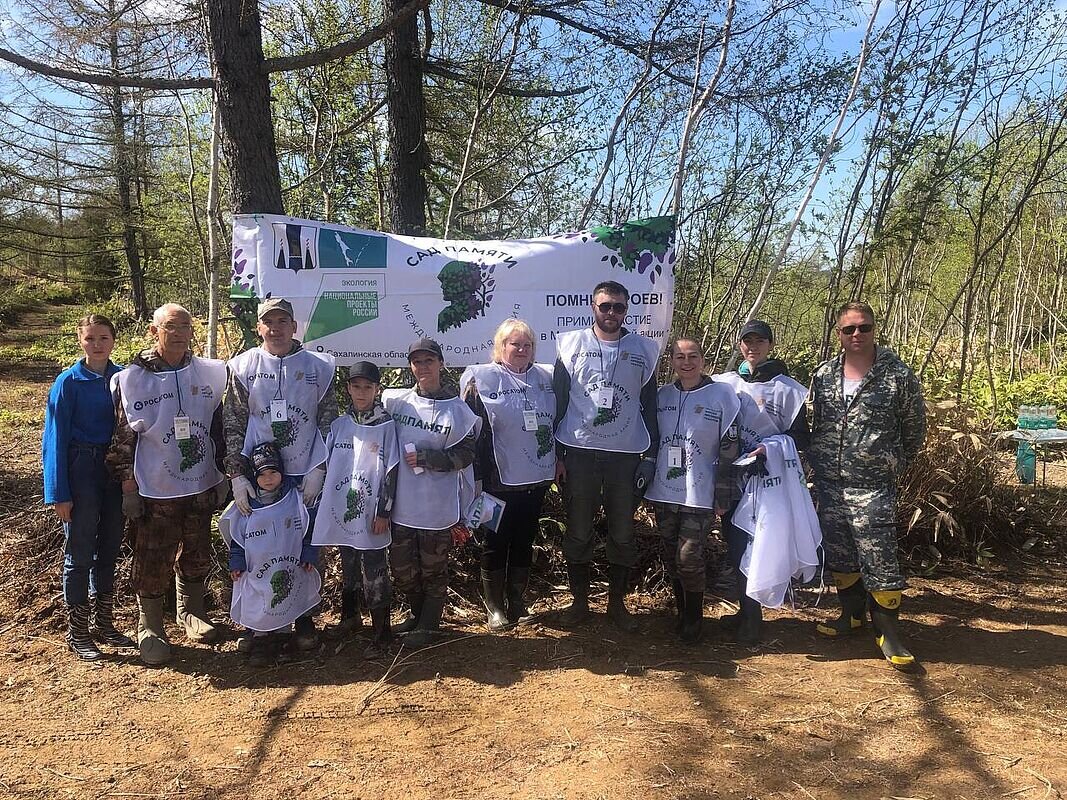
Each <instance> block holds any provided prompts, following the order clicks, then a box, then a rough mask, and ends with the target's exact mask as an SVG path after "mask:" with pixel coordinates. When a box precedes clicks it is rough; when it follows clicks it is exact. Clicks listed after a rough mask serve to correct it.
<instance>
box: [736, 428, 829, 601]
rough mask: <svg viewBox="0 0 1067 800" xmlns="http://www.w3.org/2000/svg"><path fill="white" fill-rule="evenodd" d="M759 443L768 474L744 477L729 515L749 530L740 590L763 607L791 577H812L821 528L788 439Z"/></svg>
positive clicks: (776, 597) (779, 598) (816, 565)
mask: <svg viewBox="0 0 1067 800" xmlns="http://www.w3.org/2000/svg"><path fill="white" fill-rule="evenodd" d="M763 445H764V447H766V448H767V473H768V474H767V476H766V477H761V476H758V475H754V476H752V477H751V478H749V479H748V482H747V485H746V486H745V491H744V494H743V495H742V496H741V502H740V503H738V505H737V508H736V509H735V510H734V513H733V517H732V519H733V524H734V525H736V526H737V527H738V528H740V529H741V530H743V531H745V532H746V533H747V534H749V543H748V547H747V548H746V550H745V553H744V556H743V557H742V559H741V571H742V572H743V573H744V574H745V576H746V577H747V582H746V585H745V591H746V594H747V595H748V596H749V597H751V598H752V599H753V600H757V601H758V602H759V603H760V604H762V605H764V606H767V607H768V608H778V607H779V606H780V605H782V603H783V602H784V600H785V595H786V592H787V591H788V589H789V584H790V581H791V580H792V578H793V577H799V578H801V579H802V580H805V581H808V580H811V579H812V578H813V577H815V573H816V571H817V570H818V568H819V554H818V549H819V545H820V544H822V530H821V529H820V527H819V518H818V516H817V515H816V513H815V506H814V505H813V504H812V502H811V493H810V492H809V491H808V486H807V483H806V482H805V480H804V470H803V468H802V467H801V464H800V456H799V455H798V454H797V448H796V444H795V443H794V442H793V439H792V438H791V437H789V436H784V435H774V436H769V437H767V438H766V439H764V441H763Z"/></svg>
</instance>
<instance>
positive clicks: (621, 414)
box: [556, 328, 659, 453]
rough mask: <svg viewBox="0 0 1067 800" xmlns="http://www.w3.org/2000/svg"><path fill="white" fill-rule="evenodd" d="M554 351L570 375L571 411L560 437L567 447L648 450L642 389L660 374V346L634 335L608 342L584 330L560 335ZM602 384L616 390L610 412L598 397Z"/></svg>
mask: <svg viewBox="0 0 1067 800" xmlns="http://www.w3.org/2000/svg"><path fill="white" fill-rule="evenodd" d="M556 350H557V353H558V354H559V359H560V361H561V362H562V363H563V366H564V367H566V369H567V372H568V373H569V374H570V376H571V385H570V398H569V400H568V403H567V413H566V414H564V416H563V420H562V421H561V422H560V425H559V428H558V429H557V430H556V438H557V439H559V441H560V442H562V443H563V444H565V445H567V446H568V447H580V448H584V449H586V450H608V451H611V452H615V453H643V452H644V451H645V450H647V449H648V445H649V435H648V431H647V430H646V429H645V421H644V419H642V417H641V389H642V388H643V387H644V385H645V384H646V383H648V379H649V378H650V377H651V376H652V375H653V374H654V373H655V371H656V360H657V359H658V358H659V346H658V345H657V344H656V343H655V342H654V341H652V340H651V339H649V338H648V337H647V336H641V335H639V334H636V333H628V334H626V335H625V336H623V337H622V338H621V339H620V340H619V341H618V342H617V343H615V344H606V343H604V342H601V341H600V340H599V339H597V338H596V335H595V334H594V333H593V331H592V329H591V328H583V329H582V330H577V331H568V332H567V333H561V334H560V335H559V336H557V337H556ZM601 356H603V360H604V362H605V363H603V364H601ZM602 385H610V386H612V387H613V389H614V392H613V397H612V407H611V408H598V407H597V404H596V393H597V391H598V390H599V388H600V387H601V386H602Z"/></svg>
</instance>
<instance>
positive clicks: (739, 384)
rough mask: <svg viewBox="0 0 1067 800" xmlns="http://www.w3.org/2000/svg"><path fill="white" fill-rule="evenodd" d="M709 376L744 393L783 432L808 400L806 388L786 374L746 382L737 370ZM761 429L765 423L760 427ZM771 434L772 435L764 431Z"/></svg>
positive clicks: (776, 429)
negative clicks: (761, 380)
mask: <svg viewBox="0 0 1067 800" xmlns="http://www.w3.org/2000/svg"><path fill="white" fill-rule="evenodd" d="M711 379H712V380H714V381H718V382H719V383H726V384H729V385H730V386H732V387H734V391H736V392H738V393H743V394H747V395H748V396H749V397H751V398H752V399H753V400H754V401H755V403H756V406H757V408H758V411H759V413H760V415H762V416H764V417H766V419H767V420H768V421H769V422H770V423H771V425H772V426H773V427H774V432H775V433H785V432H786V431H788V430H789V429H790V428H791V427H792V426H793V422H794V421H796V418H797V414H799V413H800V409H801V408H803V407H804V401H805V400H807V399H808V390H807V389H806V388H805V387H804V386H803V384H800V383H798V382H797V381H795V380H793V379H792V378H789V377H786V376H785V375H775V376H774V377H773V378H771V379H770V380H769V381H763V382H762V383H761V382H757V381H752V382H751V383H750V382H749V381H746V380H745V379H744V378H742V377H741V376H740V375H738V374H737V373H736V372H723V373H721V374H719V375H712V376H711ZM759 427H760V429H761V430H764V429H766V426H765V425H762V426H759ZM767 435H772V434H767Z"/></svg>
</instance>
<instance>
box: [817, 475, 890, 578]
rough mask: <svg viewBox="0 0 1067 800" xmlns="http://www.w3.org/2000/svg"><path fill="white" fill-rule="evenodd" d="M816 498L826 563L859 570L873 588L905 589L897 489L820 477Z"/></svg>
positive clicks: (834, 569) (833, 567)
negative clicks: (854, 484) (901, 560)
mask: <svg viewBox="0 0 1067 800" xmlns="http://www.w3.org/2000/svg"><path fill="white" fill-rule="evenodd" d="M815 493H816V498H817V499H818V505H819V524H820V525H821V527H822V546H823V550H824V552H825V554H826V566H827V568H828V569H830V570H831V571H832V572H858V573H860V575H861V577H862V580H863V585H864V587H865V588H866V589H867V591H869V592H880V591H889V590H891V589H903V588H904V586H905V585H906V582H905V580H904V575H903V574H902V573H901V571H900V559H899V558H898V557H897V492H896V487H895V486H893V485H892V483H890V484H889V485H887V486H885V487H880V488H874V489H872V488H858V487H852V486H843V485H842V484H840V483H837V482H836V481H817V482H816V484H815Z"/></svg>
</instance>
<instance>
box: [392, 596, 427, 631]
mask: <svg viewBox="0 0 1067 800" xmlns="http://www.w3.org/2000/svg"><path fill="white" fill-rule="evenodd" d="M408 601H409V602H410V603H411V616H410V617H408V618H407V619H406V620H404V621H403V622H401V623H400V624H399V625H396V626H395V627H394V628H393V633H410V632H411V631H413V630H415V629H416V628H417V627H419V615H420V614H421V613H422V603H423V596H422V595H421V594H416V595H412V596H411V597H410V598H408Z"/></svg>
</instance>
